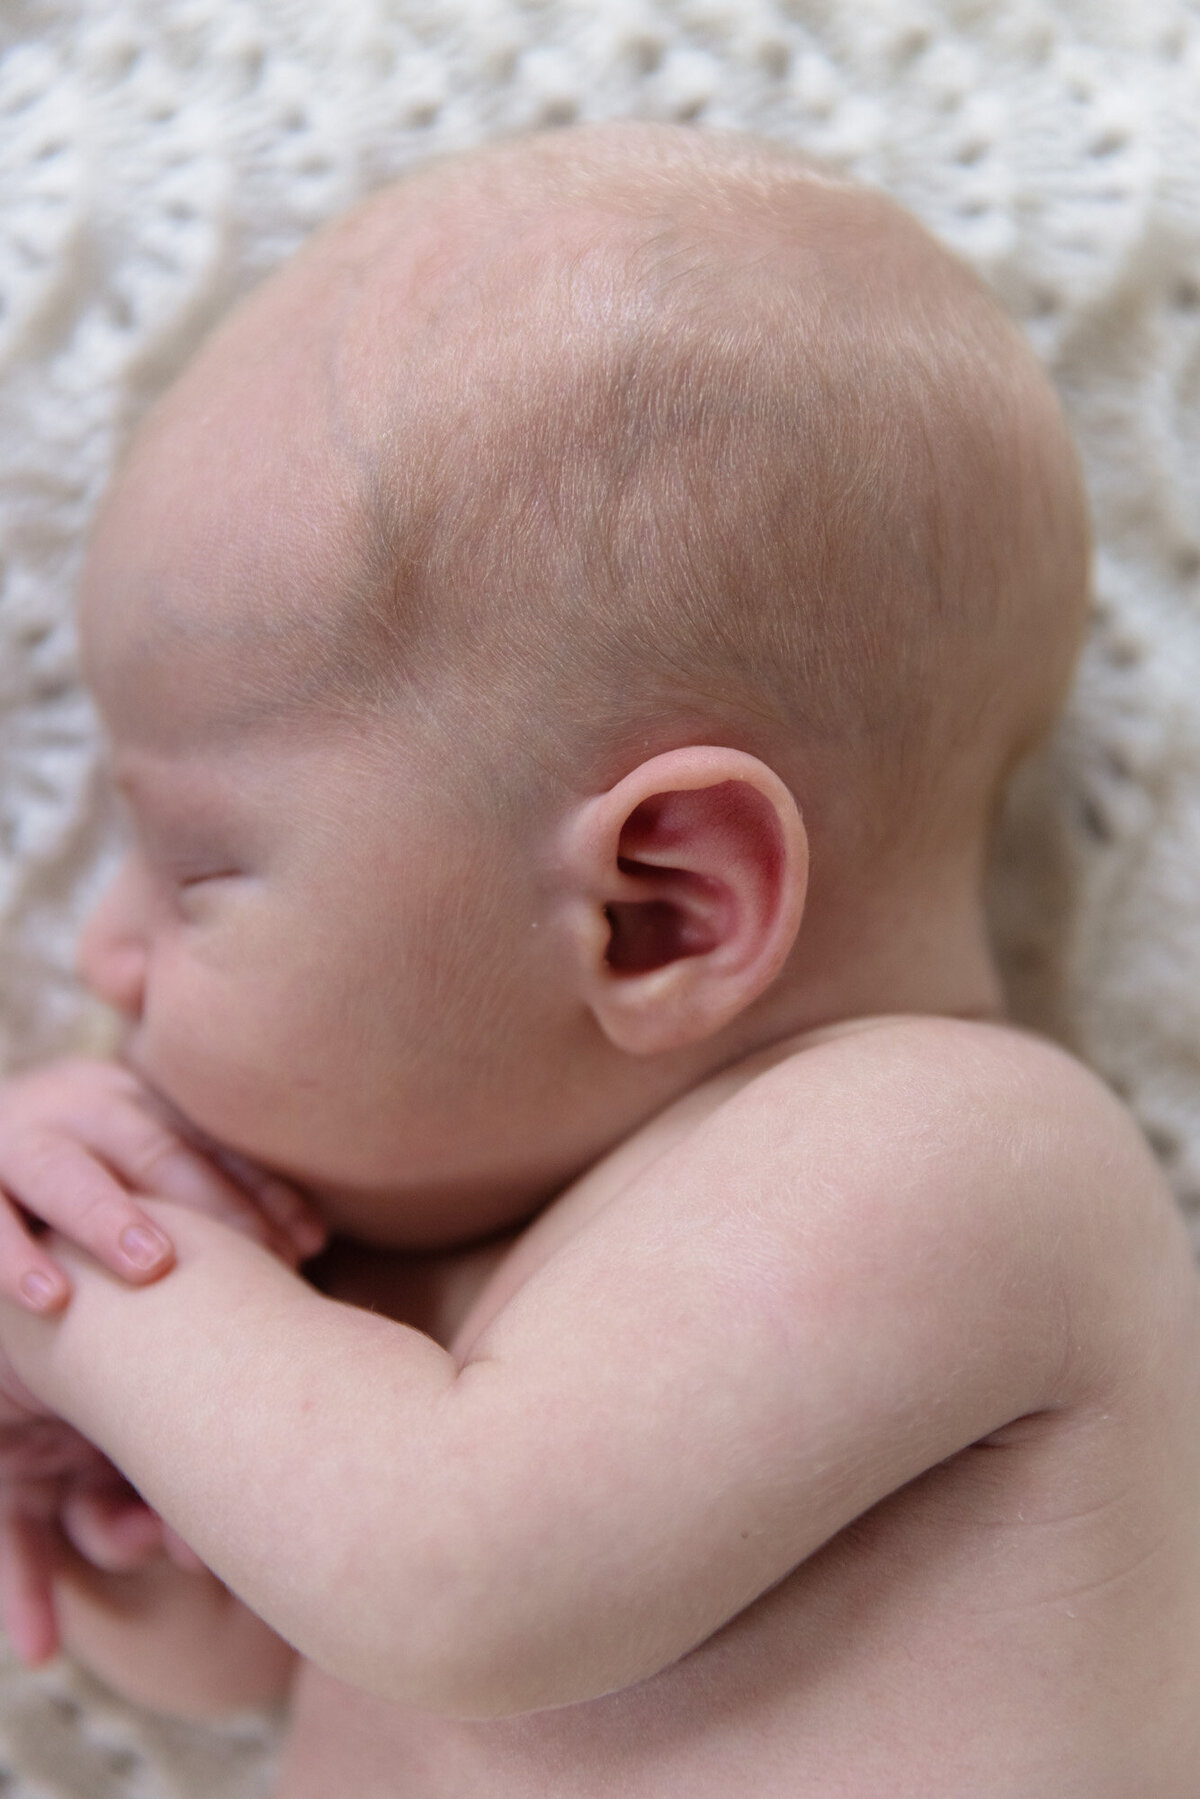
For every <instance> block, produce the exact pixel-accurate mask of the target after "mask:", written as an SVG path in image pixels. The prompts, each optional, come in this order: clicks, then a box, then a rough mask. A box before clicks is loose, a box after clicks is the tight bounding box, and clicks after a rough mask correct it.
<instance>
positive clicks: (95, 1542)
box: [60, 1485, 163, 1574]
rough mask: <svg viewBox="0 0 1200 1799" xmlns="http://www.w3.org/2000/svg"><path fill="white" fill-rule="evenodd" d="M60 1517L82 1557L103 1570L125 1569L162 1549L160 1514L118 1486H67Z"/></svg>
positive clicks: (141, 1564)
mask: <svg viewBox="0 0 1200 1799" xmlns="http://www.w3.org/2000/svg"><path fill="white" fill-rule="evenodd" d="M60 1522H61V1525H62V1531H63V1535H64V1536H65V1537H66V1538H67V1541H68V1542H69V1543H72V1544H74V1546H75V1548H76V1549H77V1550H78V1551H79V1553H80V1555H81V1556H82V1557H83V1559H84V1561H86V1562H90V1563H91V1564H92V1566H93V1567H94V1568H102V1569H104V1570H105V1571H106V1572H107V1573H109V1574H128V1573H130V1572H131V1571H132V1570H133V1569H135V1568H141V1567H144V1566H145V1564H146V1563H147V1562H150V1561H153V1560H154V1559H155V1557H156V1556H159V1555H161V1554H162V1551H163V1524H162V1519H161V1518H160V1517H159V1516H158V1513H157V1512H153V1511H151V1509H150V1507H149V1506H148V1505H147V1504H146V1502H145V1500H144V1499H142V1498H140V1497H139V1496H138V1494H136V1493H135V1492H134V1491H133V1489H132V1488H131V1487H127V1486H124V1485H120V1486H116V1485H110V1486H95V1487H85V1486H81V1487H76V1488H74V1489H72V1490H71V1491H70V1492H68V1493H67V1494H66V1495H65V1496H64V1498H63V1502H62V1511H61V1518H60Z"/></svg>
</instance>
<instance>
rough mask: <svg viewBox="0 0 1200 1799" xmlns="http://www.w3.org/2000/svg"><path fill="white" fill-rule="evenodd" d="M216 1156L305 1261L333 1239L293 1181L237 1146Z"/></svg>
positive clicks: (314, 1208)
mask: <svg viewBox="0 0 1200 1799" xmlns="http://www.w3.org/2000/svg"><path fill="white" fill-rule="evenodd" d="M216 1160H217V1161H218V1162H219V1163H220V1165H221V1167H222V1168H223V1169H224V1170H225V1171H226V1173H227V1174H228V1175H230V1177H231V1178H232V1179H233V1180H235V1181H236V1182H237V1184H238V1186H239V1187H242V1188H244V1189H245V1191H246V1192H247V1193H251V1194H253V1196H254V1200H255V1203H256V1204H257V1206H258V1207H259V1210H260V1211H261V1212H262V1215H263V1216H264V1217H265V1218H266V1219H267V1220H268V1221H269V1222H270V1223H271V1224H272V1225H274V1227H275V1229H276V1230H277V1231H278V1233H279V1235H280V1236H281V1237H283V1238H284V1240H285V1241H286V1242H287V1243H288V1244H290V1245H291V1247H292V1249H293V1250H294V1252H295V1254H296V1255H298V1256H299V1257H300V1260H301V1261H305V1260H307V1258H308V1257H309V1256H315V1255H317V1254H318V1253H319V1252H320V1251H321V1250H322V1249H324V1248H325V1247H326V1245H327V1244H328V1242H329V1230H328V1227H327V1226H326V1224H325V1223H324V1221H323V1220H322V1218H321V1215H320V1213H319V1212H318V1211H317V1209H316V1207H315V1206H314V1205H313V1203H312V1201H311V1200H310V1199H307V1198H306V1197H305V1195H304V1194H303V1193H301V1191H300V1190H299V1188H298V1187H293V1186H292V1184H291V1182H290V1181H285V1180H281V1179H280V1177H279V1176H278V1175H275V1174H268V1172H267V1171H266V1169H265V1168H258V1167H256V1166H255V1164H254V1163H253V1162H248V1161H247V1160H246V1159H245V1157H244V1156H239V1155H237V1154H236V1153H235V1152H234V1151H233V1150H230V1149H222V1150H219V1151H217V1152H216Z"/></svg>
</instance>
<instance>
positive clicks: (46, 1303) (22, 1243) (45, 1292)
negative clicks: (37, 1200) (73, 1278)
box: [0, 1192, 71, 1313]
mask: <svg viewBox="0 0 1200 1799" xmlns="http://www.w3.org/2000/svg"><path fill="white" fill-rule="evenodd" d="M0 1295H2V1296H3V1297H4V1298H5V1299H11V1300H13V1301H15V1303H16V1304H17V1305H20V1306H24V1307H25V1309H26V1311H29V1312H42V1313H47V1312H60V1311H61V1310H62V1308H63V1307H64V1306H65V1305H66V1303H67V1301H68V1299H69V1298H70V1297H71V1283H70V1281H69V1280H68V1279H67V1277H66V1275H65V1274H64V1273H63V1270H62V1269H61V1268H60V1267H59V1266H58V1263H57V1262H55V1261H54V1260H53V1259H52V1258H51V1257H50V1256H48V1255H47V1254H46V1252H45V1250H44V1249H39V1247H38V1245H37V1243H36V1242H35V1241H34V1239H33V1238H32V1237H31V1236H30V1234H29V1232H28V1231H27V1230H26V1229H25V1226H24V1225H23V1224H22V1222H21V1219H20V1216H19V1214H18V1212H17V1210H16V1207H15V1205H14V1203H13V1201H12V1200H11V1199H10V1198H9V1196H8V1195H7V1194H6V1193H4V1192H0Z"/></svg>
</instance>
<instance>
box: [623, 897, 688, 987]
mask: <svg viewBox="0 0 1200 1799" xmlns="http://www.w3.org/2000/svg"><path fill="white" fill-rule="evenodd" d="M604 916H605V918H606V919H607V921H608V928H609V938H608V947H607V949H606V950H605V952H604V959H605V961H606V962H607V963H608V966H609V967H610V968H611V969H612V971H613V973H614V974H629V975H636V974H649V973H651V971H652V970H653V969H656V968H665V967H667V965H668V963H671V962H679V961H682V960H683V959H684V958H685V957H688V956H702V955H704V954H705V952H706V951H708V950H710V949H711V948H712V947H713V933H712V931H711V929H705V928H704V926H703V924H702V923H701V922H700V921H699V920H697V919H695V918H693V917H689V915H688V913H687V912H686V911H685V909H684V908H683V907H682V906H679V905H677V904H675V903H674V902H673V901H672V900H665V899H644V900H629V901H619V900H618V901H613V902H612V903H611V904H609V905H607V906H605V908H604Z"/></svg>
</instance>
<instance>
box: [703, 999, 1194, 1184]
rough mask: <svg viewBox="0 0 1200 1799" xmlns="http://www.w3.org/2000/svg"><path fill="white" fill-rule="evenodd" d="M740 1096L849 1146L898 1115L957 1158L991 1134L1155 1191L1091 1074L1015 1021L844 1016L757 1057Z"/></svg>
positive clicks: (1131, 1132)
mask: <svg viewBox="0 0 1200 1799" xmlns="http://www.w3.org/2000/svg"><path fill="white" fill-rule="evenodd" d="M743 1096H744V1099H745V1101H746V1102H747V1105H748V1107H750V1108H754V1109H757V1108H763V1109H766V1110H770V1109H777V1110H778V1111H779V1112H780V1113H781V1114H786V1113H789V1112H792V1111H794V1109H795V1108H796V1107H797V1106H802V1107H803V1109H804V1111H805V1113H806V1115H808V1116H809V1117H812V1116H814V1115H819V1116H821V1117H829V1118H831V1119H840V1122H841V1124H842V1126H843V1127H844V1129H845V1131H846V1133H847V1134H852V1135H853V1136H854V1138H855V1139H856V1140H857V1139H858V1138H860V1137H861V1136H862V1135H864V1134H865V1135H867V1136H870V1135H873V1134H876V1133H877V1132H878V1131H880V1130H882V1131H885V1132H886V1131H890V1130H892V1129H893V1128H894V1127H895V1125H896V1124H897V1123H898V1122H899V1121H900V1120H901V1119H907V1120H908V1121H909V1123H910V1124H911V1125H912V1126H913V1127H914V1128H920V1129H921V1130H922V1132H923V1135H924V1136H925V1140H926V1142H927V1144H928V1145H931V1144H933V1143H935V1142H937V1143H941V1144H943V1145H944V1146H945V1147H947V1148H950V1147H954V1146H957V1147H958V1148H959V1149H960V1150H961V1151H962V1152H964V1153H971V1152H972V1151H975V1150H979V1149H981V1148H991V1147H994V1144H993V1139H994V1137H995V1134H996V1133H997V1131H1002V1132H1004V1133H1005V1135H1006V1137H1007V1136H1011V1135H1012V1134H1014V1133H1015V1134H1016V1135H1017V1136H1019V1137H1020V1138H1022V1139H1024V1140H1026V1151H1027V1154H1029V1155H1030V1156H1034V1157H1036V1158H1037V1159H1044V1160H1046V1161H1047V1162H1050V1161H1060V1160H1061V1158H1063V1157H1064V1156H1065V1157H1067V1158H1073V1157H1075V1156H1087V1157H1089V1158H1090V1157H1093V1156H1096V1155H1097V1154H1100V1155H1102V1156H1103V1157H1105V1158H1110V1157H1111V1156H1113V1155H1114V1154H1122V1153H1123V1154H1125V1155H1127V1156H1130V1157H1132V1158H1133V1160H1134V1161H1136V1162H1137V1163H1138V1164H1139V1166H1140V1168H1141V1169H1142V1170H1143V1171H1145V1172H1146V1173H1147V1174H1148V1175H1149V1177H1150V1178H1151V1179H1152V1180H1154V1181H1155V1182H1156V1183H1161V1176H1159V1174H1158V1171H1157V1165H1156V1164H1155V1163H1154V1161H1153V1158H1152V1157H1151V1156H1150V1154H1149V1151H1148V1149H1147V1147H1146V1144H1145V1141H1144V1139H1143V1137H1142V1135H1141V1133H1140V1131H1139V1130H1138V1127H1137V1125H1136V1123H1135V1122H1134V1120H1133V1118H1132V1116H1131V1115H1130V1113H1129V1112H1128V1110H1127V1109H1126V1107H1125V1106H1124V1105H1123V1104H1122V1103H1121V1101H1120V1100H1119V1099H1118V1098H1117V1096H1116V1095H1115V1094H1114V1093H1113V1092H1112V1091H1111V1089H1110V1088H1109V1087H1107V1086H1106V1085H1105V1083H1104V1082H1103V1081H1102V1080H1101V1079H1100V1078H1099V1076H1098V1075H1096V1074H1095V1073H1093V1072H1092V1070H1091V1069H1089V1068H1087V1067H1085V1066H1084V1064H1083V1063H1082V1062H1079V1061H1078V1060H1077V1059H1076V1058H1075V1057H1074V1056H1072V1055H1069V1054H1068V1053H1067V1051H1066V1050H1064V1049H1061V1048H1059V1047H1058V1045H1056V1044H1054V1043H1051V1042H1050V1041H1049V1040H1048V1039H1046V1038H1044V1037H1039V1036H1036V1035H1035V1034H1034V1033H1033V1032H1031V1031H1027V1030H1024V1029H1021V1028H1020V1027H1018V1026H1015V1025H1009V1024H1005V1023H999V1022H992V1021H983V1020H974V1019H964V1018H948V1017H940V1016H935V1015H917V1014H912V1015H898V1016H889V1017H880V1018H855V1019H850V1020H846V1021H845V1022H843V1023H840V1024H835V1025H828V1026H824V1027H822V1028H820V1029H818V1030H816V1031H812V1032H809V1033H807V1034H805V1035H803V1036H801V1037H797V1038H796V1039H795V1040H794V1041H793V1043H792V1044H791V1045H789V1046H787V1048H786V1051H785V1053H783V1054H777V1055H776V1056H775V1057H774V1059H772V1060H770V1061H764V1063H763V1066H762V1069H761V1072H756V1073H754V1074H753V1075H752V1077H751V1079H750V1080H749V1081H748V1082H747V1083H746V1085H745V1088H744V1089H743ZM731 1122H732V1121H731Z"/></svg>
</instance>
